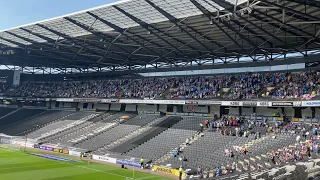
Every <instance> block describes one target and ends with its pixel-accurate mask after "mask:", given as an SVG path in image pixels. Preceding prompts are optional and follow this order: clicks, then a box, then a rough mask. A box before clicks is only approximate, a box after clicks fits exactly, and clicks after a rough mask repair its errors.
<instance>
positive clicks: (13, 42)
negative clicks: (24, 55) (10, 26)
mask: <svg viewBox="0 0 320 180" xmlns="http://www.w3.org/2000/svg"><path fill="white" fill-rule="evenodd" d="M0 39H2V40H5V41H7V42H9V43H12V44H15V45H17V46H19V47H26V45H25V44H22V43H19V42H16V41H12V40H10V39H7V38H4V37H2V36H0Z"/></svg>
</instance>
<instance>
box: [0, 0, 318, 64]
mask: <svg viewBox="0 0 320 180" xmlns="http://www.w3.org/2000/svg"><path fill="white" fill-rule="evenodd" d="M319 23H320V1H319V0H281V1H279V0H259V1H258V0H124V1H120V2H117V3H113V4H108V5H104V6H100V7H97V8H93V9H88V10H86V11H81V12H77V13H73V14H69V15H66V16H62V17H57V18H53V19H49V20H46V21H41V22H36V23H32V24H27V25H23V26H20V27H16V28H12V29H8V30H4V31H1V32H0V46H1V49H0V50H1V52H0V54H1V55H0V64H5V65H15V66H20V67H52V68H79V69H80V68H110V69H117V68H123V67H125V68H137V67H146V66H147V65H148V66H153V67H161V66H172V65H176V66H177V65H188V64H190V63H192V62H193V63H194V62H196V63H198V64H199V65H201V64H202V63H205V62H212V63H228V62H239V59H241V57H247V58H249V59H250V60H252V61H261V60H263V61H264V60H272V59H275V58H276V56H277V55H279V54H281V55H284V56H285V55H286V54H288V53H292V52H297V53H299V54H301V55H303V56H306V55H307V51H309V50H315V49H316V50H319V46H320V37H319V33H320V27H319V25H318V24H319Z"/></svg>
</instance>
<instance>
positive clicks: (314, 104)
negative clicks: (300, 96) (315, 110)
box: [302, 101, 320, 106]
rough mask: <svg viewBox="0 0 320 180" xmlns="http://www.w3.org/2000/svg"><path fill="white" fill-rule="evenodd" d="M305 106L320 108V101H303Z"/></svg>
mask: <svg viewBox="0 0 320 180" xmlns="http://www.w3.org/2000/svg"><path fill="white" fill-rule="evenodd" d="M302 105H303V106H320V101H303V103H302Z"/></svg>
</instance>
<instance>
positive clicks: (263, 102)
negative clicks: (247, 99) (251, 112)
mask: <svg viewBox="0 0 320 180" xmlns="http://www.w3.org/2000/svg"><path fill="white" fill-rule="evenodd" d="M257 106H272V103H271V102H268V101H259V102H258V103H257Z"/></svg>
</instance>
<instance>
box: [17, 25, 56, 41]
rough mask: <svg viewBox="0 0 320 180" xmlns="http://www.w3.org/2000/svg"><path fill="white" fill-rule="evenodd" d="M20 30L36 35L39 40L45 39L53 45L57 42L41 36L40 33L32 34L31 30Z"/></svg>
mask: <svg viewBox="0 0 320 180" xmlns="http://www.w3.org/2000/svg"><path fill="white" fill-rule="evenodd" d="M20 29H21V30H24V31H26V32H28V33H30V34H32V35H34V36H37V37H39V38H41V39H43V40H46V41H48V42H51V43H53V44H55V43H56V41H55V40H54V39H51V38H48V37H46V36H43V35H41V34H39V33H35V32H32V31H31V30H29V29H25V28H22V27H21V28H20Z"/></svg>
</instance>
